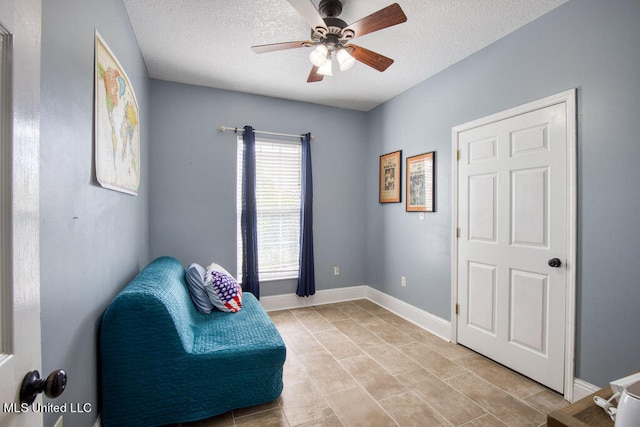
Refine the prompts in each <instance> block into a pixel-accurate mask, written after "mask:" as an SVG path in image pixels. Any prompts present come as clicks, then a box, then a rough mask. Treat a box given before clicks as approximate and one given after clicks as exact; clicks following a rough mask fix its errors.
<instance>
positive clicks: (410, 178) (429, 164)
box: [407, 151, 436, 212]
mask: <svg viewBox="0 0 640 427" xmlns="http://www.w3.org/2000/svg"><path fill="white" fill-rule="evenodd" d="M435 155H436V153H435V151H432V152H430V153H425V154H420V155H418V156H413V157H407V212H435V207H434V203H433V201H434V198H433V177H434V175H433V171H434V163H435Z"/></svg>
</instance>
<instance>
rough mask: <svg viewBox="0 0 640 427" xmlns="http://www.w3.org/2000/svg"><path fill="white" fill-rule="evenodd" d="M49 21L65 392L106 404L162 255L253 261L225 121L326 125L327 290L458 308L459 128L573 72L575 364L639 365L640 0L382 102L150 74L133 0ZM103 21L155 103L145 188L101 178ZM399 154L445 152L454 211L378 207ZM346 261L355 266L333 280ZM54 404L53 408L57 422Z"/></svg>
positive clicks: (53, 234) (538, 25) (49, 360)
mask: <svg viewBox="0 0 640 427" xmlns="http://www.w3.org/2000/svg"><path fill="white" fill-rule="evenodd" d="M42 16H43V30H42V93H41V95H42V96H41V102H42V104H41V183H40V186H41V194H40V216H41V224H40V225H41V242H40V245H41V300H42V340H43V342H42V349H43V350H42V352H43V371H44V372H45V373H48V372H50V371H51V370H53V369H57V368H64V369H66V370H67V371H68V372H69V385H68V388H67V391H66V392H65V394H64V395H63V397H61V398H60V399H58V401H57V402H62V401H68V402H85V401H89V402H90V403H92V404H93V405H94V408H97V389H98V384H97V375H98V373H97V368H96V364H97V352H96V348H97V328H98V326H99V321H100V316H101V314H102V312H103V310H104V308H105V307H106V305H107V304H108V302H109V301H110V300H111V298H112V297H113V296H114V295H115V293H117V292H118V291H119V290H120V288H121V287H122V286H124V285H125V283H126V282H127V281H128V279H130V278H131V277H132V276H133V275H134V274H135V273H136V272H137V271H138V270H139V269H140V268H141V267H142V266H144V265H145V264H146V263H147V261H148V260H149V259H151V258H153V257H155V256H158V255H164V254H172V255H176V256H177V257H178V258H179V259H180V260H181V261H182V263H183V264H187V263H189V262H192V261H196V262H200V263H202V264H205V263H207V262H209V261H210V260H212V259H215V260H217V261H218V262H220V263H221V264H223V265H225V266H231V269H232V270H234V269H235V243H236V242H235V142H234V139H235V138H234V135H233V134H230V133H220V132H218V131H217V130H216V127H217V126H218V125H220V124H224V125H230V126H236V125H237V126H242V125H244V124H251V125H253V126H254V127H255V128H257V129H264V130H270V131H276V132H287V133H289V132H291V133H297V132H306V131H311V132H312V133H313V134H314V135H315V136H316V140H315V141H314V142H313V145H312V156H313V168H314V184H315V190H314V191H315V200H314V203H315V204H314V215H315V227H314V231H315V236H316V239H315V242H316V280H317V284H318V289H331V288H336V287H345V286H353V285H359V284H365V283H366V284H370V285H372V286H374V287H376V288H378V289H380V290H382V291H384V292H386V293H388V294H390V295H393V296H395V297H397V298H400V299H402V300H404V301H406V302H408V303H410V304H413V305H415V306H417V307H419V308H422V309H424V310H426V311H428V312H430V313H433V314H434V315H437V316H440V317H442V318H445V319H450V318H451V315H450V312H449V304H450V262H451V254H450V252H451V238H450V230H451V167H450V163H451V149H450V146H451V127H452V126H455V125H457V124H461V123H464V122H467V121H469V120H473V119H476V118H479V117H482V116H485V115H488V114H492V113H495V112H497V111H501V110H504V109H506V108H510V107H513V106H516V105H519V104H522V103H525V102H528V101H531V100H534V99H538V98H541V97H544V96H547V95H551V94H553V93H557V92H560V91H563V90H566V89H569V88H572V87H577V88H578V185H579V189H578V193H579V212H578V214H579V224H578V232H579V233H578V294H577V301H578V314H577V326H578V331H577V351H576V354H577V359H576V362H577V372H576V374H577V376H578V377H579V378H582V379H584V380H586V381H589V382H591V383H593V384H597V385H604V384H606V383H607V382H608V381H609V380H610V379H612V378H614V377H619V376H622V375H626V374H627V373H629V372H631V371H635V370H637V369H638V362H637V360H638V358H637V354H638V353H639V350H640V348H639V346H638V342H639V341H640V328H638V327H637V325H638V324H639V323H640V311H639V310H638V309H637V304H638V302H640V286H638V278H637V277H638V275H637V273H636V268H635V267H636V264H637V257H638V254H639V252H640V250H639V247H638V243H637V242H639V241H640V221H638V219H637V212H638V211H640V197H638V190H637V186H636V183H637V182H639V181H640V168H638V166H637V163H638V160H639V159H640V143H639V142H638V136H637V135H639V134H640V108H639V107H640V105H639V104H640V101H638V100H640V84H639V82H638V80H639V78H638V76H639V73H638V70H640V47H639V46H640V44H639V43H638V40H640V25H638V22H640V3H638V1H637V0H615V1H610V2H603V1H599V0H573V1H571V2H569V3H568V4H566V5H564V6H562V7H560V8H558V9H557V10H554V11H552V12H551V13H549V14H547V15H545V16H543V17H542V18H541V19H539V20H537V21H535V22H533V23H532V24H530V25H528V26H526V27H525V28H523V29H521V30H520V31H517V32H516V33H514V34H512V35H510V36H508V37H506V38H504V39H502V40H500V41H498V42H497V43H495V44H494V45H492V46H490V47H488V48H486V49H484V50H482V51H481V52H478V53H477V54H475V55H473V56H471V57H469V58H468V59H467V60H465V61H463V62H461V63H459V64H456V65H454V66H452V67H451V68H449V69H447V70H445V71H443V72H442V73H440V74H438V75H436V76H434V77H433V78H431V79H429V80H427V81H425V82H423V83H421V84H419V85H417V86H416V87H414V88H413V89H411V90H409V91H407V92H406V93H404V94H402V95H400V96H398V97H396V98H395V99H393V100H391V101H389V102H388V103H386V104H384V105H382V106H380V107H379V108H377V109H375V110H373V111H371V112H369V113H360V112H354V111H347V110H341V109H336V108H329V107H322V106H315V105H310V104H304V103H297V102H291V101H285V100H278V99H272V98H264V97H259V96H253V95H246V94H240V93H233V92H227V91H223V90H216V89H207V88H202V87H194V86H187V85H181V84H176V83H168V82H161V81H156V80H148V78H147V77H146V76H147V74H146V69H145V67H144V63H143V61H142V59H141V55H140V52H139V50H138V47H137V43H136V40H135V37H134V36H133V32H132V30H131V27H130V25H129V22H128V18H127V16H126V12H125V10H124V7H123V5H122V4H121V2H119V1H116V2H101V1H97V0H90V1H87V0H84V1H81V0H73V1H68V0H67V1H63V0H50V1H46V2H43V10H42ZM94 28H97V29H98V30H99V31H100V33H101V34H102V36H103V37H104V38H105V39H106V41H107V43H108V44H109V45H110V47H111V48H112V50H113V51H114V52H115V54H116V56H117V57H118V59H119V60H120V62H121V63H122V64H123V66H124V68H125V69H126V70H127V73H128V75H129V78H130V79H131V80H132V83H133V85H134V87H135V90H136V94H137V96H138V101H139V103H140V113H141V126H142V127H141V134H142V140H141V145H142V152H143V153H142V170H143V176H142V183H141V187H140V194H139V195H138V196H137V197H132V196H129V195H125V194H122V193H117V192H113V191H110V190H104V189H101V188H99V187H98V186H96V185H95V183H94V178H93V173H94V172H93V170H92V168H91V165H92V158H93V154H94V153H93V150H92V146H93V137H92V134H93V121H92V109H93V78H92V76H93V31H94ZM398 149H402V150H403V155H404V158H406V157H407V156H411V155H414V154H420V153H423V152H426V151H432V150H435V151H437V165H436V180H437V192H436V196H437V212H436V213H428V214H426V218H425V220H423V221H420V220H419V219H418V216H417V214H410V213H406V212H405V210H404V203H402V204H391V205H390V204H387V205H384V206H381V205H379V204H378V189H377V182H378V176H377V173H378V172H377V170H378V156H379V155H381V154H384V153H388V152H390V151H394V150H398ZM403 200H404V195H403ZM76 217H77V219H75V218H76ZM334 264H339V265H340V270H341V275H340V276H337V277H336V276H333V275H332V270H333V268H332V267H333V265H334ZM401 275H405V276H407V287H406V288H402V287H400V276H401ZM294 289H295V281H284V282H274V283H267V284H264V285H263V295H277V294H283V293H290V292H293V290H294ZM621 331H624V332H621ZM45 401H47V400H46V399H45ZM96 416H97V412H96V411H94V412H92V413H91V414H87V415H69V414H67V415H65V420H64V423H65V425H67V426H80V425H82V426H84V425H90V424H92V423H93V421H94V420H95V418H96ZM55 419H57V416H55V415H49V414H48V415H45V425H52V424H53V422H54V421H55Z"/></svg>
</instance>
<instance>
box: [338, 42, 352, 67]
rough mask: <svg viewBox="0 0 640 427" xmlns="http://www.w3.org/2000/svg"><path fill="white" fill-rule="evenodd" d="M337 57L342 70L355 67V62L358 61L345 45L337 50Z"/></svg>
mask: <svg viewBox="0 0 640 427" xmlns="http://www.w3.org/2000/svg"><path fill="white" fill-rule="evenodd" d="M336 59H337V60H338V65H339V66H340V71H347V70H348V69H349V68H351V67H353V64H355V62H356V59H355V58H354V57H353V56H351V53H349V50H348V49H346V48H344V47H343V48H341V49H338V51H337V52H336Z"/></svg>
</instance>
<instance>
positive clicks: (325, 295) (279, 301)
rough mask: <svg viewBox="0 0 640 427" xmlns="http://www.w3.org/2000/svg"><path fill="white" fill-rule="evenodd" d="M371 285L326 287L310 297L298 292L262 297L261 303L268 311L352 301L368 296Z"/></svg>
mask: <svg viewBox="0 0 640 427" xmlns="http://www.w3.org/2000/svg"><path fill="white" fill-rule="evenodd" d="M368 287H369V286H365V285H363V286H352V287H349V288H336V289H324V290H321V291H317V292H316V293H315V295H311V296H309V297H299V296H298V295H296V294H283V295H273V296H267V297H260V304H262V307H263V308H264V309H265V310H266V311H274V310H288V309H291V308H301V307H312V306H314V305H322V304H331V303H335V302H342V301H351V300H354V299H362V298H366V297H367V288H368Z"/></svg>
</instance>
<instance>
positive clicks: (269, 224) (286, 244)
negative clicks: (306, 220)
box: [237, 135, 302, 281]
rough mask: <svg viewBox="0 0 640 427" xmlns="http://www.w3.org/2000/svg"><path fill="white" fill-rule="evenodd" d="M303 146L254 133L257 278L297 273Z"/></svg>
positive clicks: (239, 187)
mask: <svg viewBox="0 0 640 427" xmlns="http://www.w3.org/2000/svg"><path fill="white" fill-rule="evenodd" d="M242 146H243V144H242V136H239V137H238V154H237V158H238V176H237V178H238V180H237V212H238V215H237V233H238V255H237V256H238V278H239V280H240V281H241V280H242V278H241V275H242V231H241V228H240V220H241V215H242V166H243V165H242ZM301 176H302V146H301V145H300V142H298V141H284V140H283V141H278V140H273V139H265V138H261V137H259V136H257V135H256V205H257V217H258V218H257V219H258V272H259V275H260V281H268V280H279V279H291V278H296V277H298V263H299V256H300V199H301V179H302V178H301Z"/></svg>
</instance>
